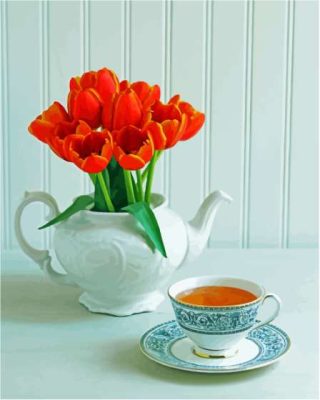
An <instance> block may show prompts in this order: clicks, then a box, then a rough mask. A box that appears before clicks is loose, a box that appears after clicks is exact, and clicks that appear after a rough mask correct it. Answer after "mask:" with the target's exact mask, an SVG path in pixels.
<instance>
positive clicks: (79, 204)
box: [38, 195, 94, 229]
mask: <svg viewBox="0 0 320 400" xmlns="http://www.w3.org/2000/svg"><path fill="white" fill-rule="evenodd" d="M93 205H94V200H93V198H92V197H91V196H88V195H83V196H79V197H77V198H76V199H75V201H74V202H73V203H72V204H71V206H70V207H68V208H66V209H65V210H64V211H63V212H62V213H60V214H59V215H58V216H56V217H55V218H53V219H52V220H51V221H49V222H48V223H46V224H45V225H42V226H40V228H38V229H44V228H48V227H49V226H51V225H54V224H56V223H58V222H61V221H64V220H65V219H67V218H69V217H71V215H73V214H76V213H77V212H79V211H81V210H87V209H90V208H92V206H93Z"/></svg>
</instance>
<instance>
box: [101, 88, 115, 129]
mask: <svg viewBox="0 0 320 400" xmlns="http://www.w3.org/2000/svg"><path fill="white" fill-rule="evenodd" d="M115 97H116V95H115V94H113V95H110V96H108V97H107V98H106V99H105V101H104V106H103V110H102V118H101V119H102V124H103V126H104V127H105V128H106V129H108V130H109V131H110V130H111V129H112V117H113V106H114V99H115Z"/></svg>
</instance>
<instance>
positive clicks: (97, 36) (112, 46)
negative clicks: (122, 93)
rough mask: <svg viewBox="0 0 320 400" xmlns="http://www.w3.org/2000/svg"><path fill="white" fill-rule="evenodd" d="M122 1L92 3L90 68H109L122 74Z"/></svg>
mask: <svg viewBox="0 0 320 400" xmlns="http://www.w3.org/2000/svg"><path fill="white" fill-rule="evenodd" d="M121 6H122V5H121V2H120V1H92V2H90V68H92V69H93V70H97V69H100V68H102V67H107V68H111V69H113V70H114V71H115V72H116V73H117V74H119V75H120V74H121V61H122V52H121V49H122V34H121V25H122V19H121V12H122V7H121Z"/></svg>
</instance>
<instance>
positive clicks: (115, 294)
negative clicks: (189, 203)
mask: <svg viewBox="0 0 320 400" xmlns="http://www.w3.org/2000/svg"><path fill="white" fill-rule="evenodd" d="M224 201H227V202H230V201H232V199H231V197H230V196H229V195H227V194H226V193H224V192H222V191H215V192H213V193H211V194H210V195H209V196H208V197H207V198H206V199H205V200H204V201H203V203H202V205H201V206H200V208H199V210H198V212H197V213H196V215H195V217H194V218H193V219H192V220H191V221H190V222H184V221H183V220H182V219H181V217H180V216H179V215H178V214H176V213H175V212H174V211H172V210H171V209H170V208H168V207H167V202H166V200H165V198H164V197H163V196H162V195H160V194H153V195H152V207H153V211H154V214H155V216H156V218H157V221H158V224H159V227H160V230H161V234H162V239H163V242H164V245H165V248H166V252H167V256H168V258H164V257H163V256H162V255H161V254H160V253H159V252H158V251H157V250H155V249H154V248H153V247H152V246H150V243H149V242H148V238H147V237H146V234H145V233H144V231H143V230H142V229H141V227H140V226H139V223H138V222H137V221H136V220H135V219H134V218H133V217H132V216H131V215H130V214H128V213H109V212H108V213H101V212H94V211H89V210H85V211H80V212H79V213H77V214H74V215H73V216H71V217H70V218H69V219H67V220H64V221H63V222H60V223H59V224H57V225H56V226H55V233H54V251H55V253H56V256H57V259H58V260H59V262H60V263H61V265H62V267H63V268H64V270H65V271H66V274H61V273H58V272H56V271H55V270H54V269H53V268H52V266H51V256H50V254H49V251H48V250H37V249H34V248H33V247H31V246H30V245H29V244H28V243H27V241H26V239H25V238H24V236H23V234H22V230H21V215H22V212H23V209H24V208H25V207H26V206H27V205H28V204H29V203H32V202H43V203H45V204H46V205H48V206H49V207H50V210H51V215H50V216H49V218H50V219H51V218H54V217H55V216H57V215H58V214H59V210H58V206H57V203H56V201H55V199H54V198H53V197H52V196H51V195H49V194H47V193H44V192H30V193H29V192H26V193H25V197H24V199H23V201H22V202H21V204H20V205H19V207H18V209H17V211H16V215H15V231H16V236H17V239H18V242H19V244H20V246H21V248H22V250H23V251H24V252H25V253H26V254H27V255H28V256H29V257H30V258H31V259H33V260H34V261H35V262H36V263H37V264H39V266H40V267H41V269H42V270H43V271H44V272H45V273H46V274H47V275H48V277H49V278H50V279H51V280H53V281H55V282H57V283H61V284H67V285H73V286H78V287H80V288H81V289H82V290H83V293H82V294H81V296H80V298H79V302H80V303H81V304H83V305H85V306H86V307H87V308H88V309H89V310H90V311H92V312H99V313H107V314H112V315H118V316H124V315H131V314H134V313H139V312H145V311H153V310H155V309H156V308H157V306H158V305H159V304H160V303H161V302H162V300H163V299H164V296H163V294H162V293H161V291H160V289H161V288H162V287H163V286H164V285H165V284H166V283H167V282H168V280H169V278H170V275H171V274H172V273H173V271H174V270H175V269H176V268H177V267H179V266H181V265H182V264H184V263H186V262H189V261H192V260H194V259H195V258H196V257H198V256H199V255H200V254H201V253H202V251H203V249H204V248H205V247H206V244H207V241H208V238H209V235H210V232H211V229H212V224H213V220H214V218H215V215H216V212H217V210H218V208H219V206H220V205H221V204H222V203H223V202H224Z"/></svg>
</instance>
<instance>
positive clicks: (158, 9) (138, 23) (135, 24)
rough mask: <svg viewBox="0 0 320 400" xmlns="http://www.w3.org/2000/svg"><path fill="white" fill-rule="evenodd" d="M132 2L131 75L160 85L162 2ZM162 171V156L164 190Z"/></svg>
mask: <svg viewBox="0 0 320 400" xmlns="http://www.w3.org/2000/svg"><path fill="white" fill-rule="evenodd" d="M131 6H132V9H131V51H130V55H131V64H130V65H131V71H130V72H131V79H132V80H133V81H146V82H148V83H150V84H151V85H154V84H156V83H157V84H158V85H161V83H162V82H163V74H162V73H163V68H162V66H163V57H162V55H163V52H162V49H163V45H164V43H163V29H162V28H163V25H162V24H163V11H164V10H163V7H162V2H161V1H158V0H155V1H151V2H146V1H134V2H132V5H131ZM162 97H163V93H162ZM163 173H164V171H163V157H162V158H161V160H160V161H159V162H158V164H157V167H156V172H155V177H154V185H153V191H154V192H163V185H162V183H163V179H162V177H163Z"/></svg>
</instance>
